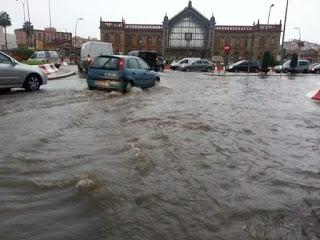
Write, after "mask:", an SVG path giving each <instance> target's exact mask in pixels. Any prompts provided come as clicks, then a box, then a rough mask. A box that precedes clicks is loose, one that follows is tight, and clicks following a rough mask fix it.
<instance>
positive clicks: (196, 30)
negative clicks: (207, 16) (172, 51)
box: [169, 17, 206, 48]
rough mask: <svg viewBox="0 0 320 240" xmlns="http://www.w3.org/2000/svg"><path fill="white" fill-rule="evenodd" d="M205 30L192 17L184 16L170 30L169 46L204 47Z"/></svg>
mask: <svg viewBox="0 0 320 240" xmlns="http://www.w3.org/2000/svg"><path fill="white" fill-rule="evenodd" d="M205 41H206V31H205V29H204V28H203V27H202V26H201V25H200V24H198V22H197V21H195V20H194V19H193V18H192V17H185V18H183V19H182V20H180V21H179V22H177V23H176V24H175V25H174V26H173V27H172V29H171V30H170V36H169V46H170V47H182V48H185V47H194V48H203V47H205Z"/></svg>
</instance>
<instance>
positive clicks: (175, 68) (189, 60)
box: [171, 58, 200, 70]
mask: <svg viewBox="0 0 320 240" xmlns="http://www.w3.org/2000/svg"><path fill="white" fill-rule="evenodd" d="M195 60H200V58H183V59H181V60H180V61H178V62H177V63H176V64H175V66H174V67H173V68H171V69H173V70H178V69H181V66H182V65H183V64H189V63H191V62H193V61H195Z"/></svg>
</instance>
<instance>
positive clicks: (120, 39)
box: [100, 1, 281, 60]
mask: <svg viewBox="0 0 320 240" xmlns="http://www.w3.org/2000/svg"><path fill="white" fill-rule="evenodd" d="M280 36H281V22H280V24H275V25H266V24H260V23H259V21H258V22H257V24H255V23H254V24H253V25H251V26H226V25H216V19H215V17H214V16H212V17H211V18H210V19H208V18H206V17H205V16H203V15H202V14H201V13H200V12H199V11H197V10H196V9H195V8H194V7H193V6H192V1H189V3H188V6H187V7H185V8H184V9H183V10H182V11H181V12H179V13H178V14H177V15H175V16H174V17H172V18H171V19H169V17H168V16H167V15H166V16H165V17H164V19H163V23H162V24H127V23H126V22H125V21H124V20H122V21H121V22H106V21H102V19H101V20H100V39H101V41H105V42H111V43H112V45H113V47H114V51H115V52H118V53H127V52H129V51H131V50H137V49H141V50H151V51H157V52H159V53H162V54H163V55H164V56H165V57H166V58H168V59H181V58H183V57H203V58H209V59H212V58H213V57H214V56H223V55H224V51H223V48H224V46H225V45H226V44H228V45H230V46H231V52H230V57H231V58H232V59H234V60H238V59H241V58H253V59H260V58H261V57H262V55H263V53H264V52H265V51H267V50H268V51H270V52H271V53H272V54H273V55H274V56H277V55H278V54H279V51H280V49H279V48H280Z"/></svg>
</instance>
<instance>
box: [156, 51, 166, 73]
mask: <svg viewBox="0 0 320 240" xmlns="http://www.w3.org/2000/svg"><path fill="white" fill-rule="evenodd" d="M157 65H158V68H159V71H161V72H162V71H163V70H164V69H165V68H166V61H165V60H164V58H163V57H162V56H160V55H158V56H157Z"/></svg>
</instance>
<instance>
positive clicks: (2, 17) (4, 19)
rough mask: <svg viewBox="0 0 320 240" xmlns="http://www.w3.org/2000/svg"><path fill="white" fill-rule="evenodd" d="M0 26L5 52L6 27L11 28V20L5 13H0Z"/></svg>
mask: <svg viewBox="0 0 320 240" xmlns="http://www.w3.org/2000/svg"><path fill="white" fill-rule="evenodd" d="M0 26H2V27H3V28H4V41H5V45H6V50H8V43H7V27H9V26H11V18H10V16H9V14H8V13H7V12H4V11H2V12H0Z"/></svg>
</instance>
